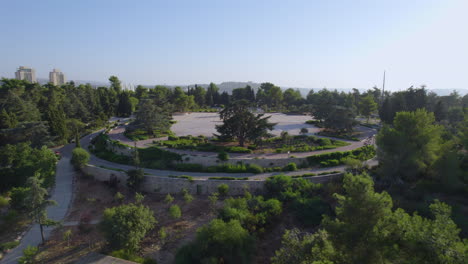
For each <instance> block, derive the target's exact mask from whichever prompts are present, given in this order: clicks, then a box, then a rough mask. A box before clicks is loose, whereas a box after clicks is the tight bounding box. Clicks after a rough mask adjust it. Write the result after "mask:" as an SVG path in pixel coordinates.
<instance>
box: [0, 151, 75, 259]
mask: <svg viewBox="0 0 468 264" xmlns="http://www.w3.org/2000/svg"><path fill="white" fill-rule="evenodd" d="M74 147H75V145H74V144H68V145H66V146H64V147H62V148H60V149H59V151H60V152H61V155H62V158H61V159H60V160H59V162H58V163H57V167H56V176H55V187H54V189H53V190H52V191H51V197H50V199H52V200H54V201H56V202H57V203H58V205H57V206H49V207H48V208H47V215H48V216H49V218H50V219H52V220H54V221H63V220H64V218H65V216H66V214H67V211H68V208H69V206H70V204H71V201H72V194H73V177H74V175H75V170H74V169H73V166H72V165H71V164H70V159H71V156H72V150H73V148H74ZM53 229H54V228H53V227H48V228H45V231H44V234H45V237H46V238H47V237H49V235H50V233H51V231H52V230H53ZM41 242H42V241H41V233H40V230H39V225H37V224H34V225H33V226H32V227H31V228H30V229H29V230H28V231H27V232H26V234H25V235H24V236H23V238H22V239H21V241H20V244H19V245H18V246H17V247H16V248H14V249H13V250H12V251H10V252H9V253H8V254H6V255H5V257H4V258H3V259H2V260H1V261H0V263H2V264H13V263H18V259H19V258H20V257H21V256H22V255H23V250H24V249H25V248H26V247H27V246H38V245H39V244H40V243H41Z"/></svg>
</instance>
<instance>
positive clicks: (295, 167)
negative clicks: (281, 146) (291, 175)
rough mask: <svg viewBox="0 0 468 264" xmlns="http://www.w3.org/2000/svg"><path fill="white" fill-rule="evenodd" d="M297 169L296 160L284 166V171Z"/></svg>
mask: <svg viewBox="0 0 468 264" xmlns="http://www.w3.org/2000/svg"><path fill="white" fill-rule="evenodd" d="M296 170H297V165H296V163H294V162H290V163H288V165H286V166H284V167H283V171H296Z"/></svg>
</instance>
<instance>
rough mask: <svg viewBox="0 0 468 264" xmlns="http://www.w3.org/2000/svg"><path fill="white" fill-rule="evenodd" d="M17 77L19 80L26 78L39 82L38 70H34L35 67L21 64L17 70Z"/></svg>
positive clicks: (31, 81) (29, 80)
mask: <svg viewBox="0 0 468 264" xmlns="http://www.w3.org/2000/svg"><path fill="white" fill-rule="evenodd" d="M15 77H16V79H18V80H26V81H28V82H30V83H35V82H37V80H36V70H34V69H33V68H28V67H24V66H20V67H19V68H18V70H17V71H16V72H15Z"/></svg>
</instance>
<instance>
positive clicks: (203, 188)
mask: <svg viewBox="0 0 468 264" xmlns="http://www.w3.org/2000/svg"><path fill="white" fill-rule="evenodd" d="M82 171H83V172H84V173H86V174H87V175H90V176H93V177H94V179H96V180H98V181H109V180H111V179H116V180H117V181H118V182H119V184H121V185H125V183H126V180H127V174H126V173H125V172H122V171H114V170H109V169H105V168H101V167H96V166H93V165H87V166H85V167H84V168H83V169H82ZM341 176H342V173H337V174H330V175H323V176H314V177H310V178H307V179H309V180H310V181H312V182H314V183H323V182H327V181H329V180H331V179H334V178H338V177H341ZM220 184H227V185H228V186H229V194H230V195H242V194H244V190H246V189H247V190H249V191H250V192H251V193H254V194H262V193H263V192H264V185H265V181H255V180H197V179H196V178H195V179H194V180H192V181H190V180H187V179H183V178H170V177H164V176H156V175H145V180H144V182H143V184H142V190H143V191H145V192H156V193H164V194H166V193H180V192H181V191H182V189H184V188H185V189H187V190H188V191H189V192H190V193H192V194H204V195H207V194H211V193H214V192H217V191H218V190H217V188H218V186H219V185H220Z"/></svg>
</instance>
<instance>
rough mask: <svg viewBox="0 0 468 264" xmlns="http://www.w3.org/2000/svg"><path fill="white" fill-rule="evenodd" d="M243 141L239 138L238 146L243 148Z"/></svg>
mask: <svg viewBox="0 0 468 264" xmlns="http://www.w3.org/2000/svg"><path fill="white" fill-rule="evenodd" d="M244 143H245V139H244V138H239V146H241V147H244Z"/></svg>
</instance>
